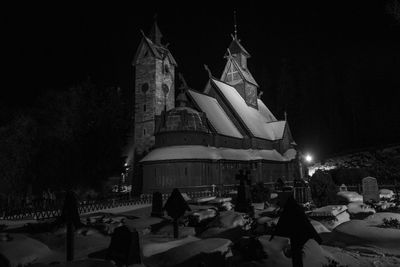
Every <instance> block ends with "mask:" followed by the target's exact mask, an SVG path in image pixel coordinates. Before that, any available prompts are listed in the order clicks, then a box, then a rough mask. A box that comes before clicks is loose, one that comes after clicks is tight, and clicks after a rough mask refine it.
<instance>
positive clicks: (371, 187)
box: [362, 177, 379, 202]
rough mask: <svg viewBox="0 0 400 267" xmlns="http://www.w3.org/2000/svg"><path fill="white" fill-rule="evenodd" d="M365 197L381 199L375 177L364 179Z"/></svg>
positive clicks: (365, 198) (366, 198)
mask: <svg viewBox="0 0 400 267" xmlns="http://www.w3.org/2000/svg"><path fill="white" fill-rule="evenodd" d="M362 188H363V198H364V202H366V201H370V200H373V201H379V188H378V182H377V181H376V178H374V177H365V178H364V179H362Z"/></svg>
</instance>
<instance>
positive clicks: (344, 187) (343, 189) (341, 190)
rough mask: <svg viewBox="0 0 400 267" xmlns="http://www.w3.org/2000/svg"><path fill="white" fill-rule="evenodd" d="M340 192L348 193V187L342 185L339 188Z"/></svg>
mask: <svg viewBox="0 0 400 267" xmlns="http://www.w3.org/2000/svg"><path fill="white" fill-rule="evenodd" d="M339 191H340V192H344V191H347V186H346V185H345V184H342V185H341V186H340V187H339Z"/></svg>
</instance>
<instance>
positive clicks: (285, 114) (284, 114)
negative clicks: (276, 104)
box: [283, 110, 287, 121]
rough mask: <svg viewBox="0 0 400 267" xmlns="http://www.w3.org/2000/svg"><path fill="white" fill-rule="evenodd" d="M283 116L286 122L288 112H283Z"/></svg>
mask: <svg viewBox="0 0 400 267" xmlns="http://www.w3.org/2000/svg"><path fill="white" fill-rule="evenodd" d="M283 116H285V121H287V112H286V110H285V111H284V112H283Z"/></svg>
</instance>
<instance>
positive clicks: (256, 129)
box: [210, 79, 286, 140]
mask: <svg viewBox="0 0 400 267" xmlns="http://www.w3.org/2000/svg"><path fill="white" fill-rule="evenodd" d="M210 83H211V85H213V86H215V87H214V88H216V89H218V91H219V92H221V94H222V96H223V97H224V98H225V99H226V101H227V102H228V103H229V104H230V106H231V107H232V108H233V110H234V112H235V113H236V116H237V117H238V118H239V119H240V121H241V122H242V123H243V125H244V126H245V127H246V128H247V129H248V130H249V132H250V133H251V134H252V135H253V136H255V137H258V138H261V139H267V140H279V139H282V138H283V133H284V130H285V127H286V121H270V122H267V121H268V120H269V118H267V117H266V116H265V113H264V112H265V110H263V109H261V110H259V109H255V108H252V107H249V106H248V105H247V104H246V102H245V100H244V99H243V98H242V96H241V95H240V94H239V93H238V92H237V90H236V89H235V88H234V87H232V86H231V85H229V84H227V83H224V82H221V81H218V80H215V79H211V80H210ZM260 101H261V100H260Z"/></svg>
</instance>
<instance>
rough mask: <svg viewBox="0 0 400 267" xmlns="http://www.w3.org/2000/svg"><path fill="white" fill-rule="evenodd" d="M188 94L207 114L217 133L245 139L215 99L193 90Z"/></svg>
mask: <svg viewBox="0 0 400 267" xmlns="http://www.w3.org/2000/svg"><path fill="white" fill-rule="evenodd" d="M188 92H189V95H190V97H191V98H192V99H193V100H194V102H195V103H196V105H197V106H198V107H199V109H200V110H201V111H203V112H204V113H206V115H207V119H208V120H209V121H210V123H211V125H212V126H213V128H214V129H215V130H216V131H217V133H219V134H222V135H226V136H231V137H236V138H243V135H242V134H241V133H240V132H239V130H238V129H237V128H236V126H235V124H233V122H232V120H231V119H230V118H229V116H228V115H227V114H226V112H225V111H224V109H223V108H222V107H221V105H220V104H219V103H218V101H217V100H216V99H215V98H213V97H211V96H208V95H206V94H202V93H198V92H195V91H193V90H188Z"/></svg>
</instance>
